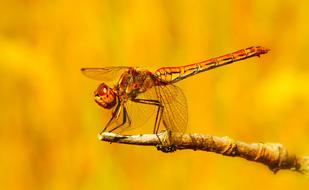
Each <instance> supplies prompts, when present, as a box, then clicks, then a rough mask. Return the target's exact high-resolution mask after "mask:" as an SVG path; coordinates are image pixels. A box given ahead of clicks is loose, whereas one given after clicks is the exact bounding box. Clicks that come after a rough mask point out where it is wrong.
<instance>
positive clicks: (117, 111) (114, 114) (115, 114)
mask: <svg viewBox="0 0 309 190" xmlns="http://www.w3.org/2000/svg"><path fill="white" fill-rule="evenodd" d="M120 112H121V103H120V102H119V103H118V104H117V106H116V108H115V109H114V111H113V112H112V117H111V119H110V120H109V121H108V122H107V124H106V125H105V127H104V129H103V130H102V131H101V132H100V134H102V133H103V132H105V131H106V130H107V129H108V128H109V127H110V125H111V123H112V122H113V121H114V120H115V119H117V118H119V115H120Z"/></svg>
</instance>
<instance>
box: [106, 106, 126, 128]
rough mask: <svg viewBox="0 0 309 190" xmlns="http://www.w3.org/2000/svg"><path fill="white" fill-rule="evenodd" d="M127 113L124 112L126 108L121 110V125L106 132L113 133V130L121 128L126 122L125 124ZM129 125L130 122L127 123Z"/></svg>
mask: <svg viewBox="0 0 309 190" xmlns="http://www.w3.org/2000/svg"><path fill="white" fill-rule="evenodd" d="M127 115H128V114H127V111H126V108H125V107H124V108H123V116H122V123H121V124H120V125H118V126H116V127H114V128H113V129H111V130H109V131H108V132H110V133H111V132H113V131H114V130H116V129H118V128H119V127H121V126H123V125H124V124H125V123H126V122H127ZM129 122H130V123H129V125H131V121H129Z"/></svg>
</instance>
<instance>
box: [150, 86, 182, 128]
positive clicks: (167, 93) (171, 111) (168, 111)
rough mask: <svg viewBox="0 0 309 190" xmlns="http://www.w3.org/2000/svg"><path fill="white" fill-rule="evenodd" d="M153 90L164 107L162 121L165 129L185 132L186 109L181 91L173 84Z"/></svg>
mask: <svg viewBox="0 0 309 190" xmlns="http://www.w3.org/2000/svg"><path fill="white" fill-rule="evenodd" d="M155 88H156V92H157V96H158V98H159V100H160V102H161V104H162V105H163V106H164V111H163V116H162V119H163V124H164V126H165V127H166V129H167V130H171V131H172V132H181V133H183V132H185V130H186V128H187V123H188V107H187V101H186V97H185V95H184V93H183V92H182V90H181V89H180V88H179V87H177V86H175V85H173V84H169V85H165V86H156V87H155Z"/></svg>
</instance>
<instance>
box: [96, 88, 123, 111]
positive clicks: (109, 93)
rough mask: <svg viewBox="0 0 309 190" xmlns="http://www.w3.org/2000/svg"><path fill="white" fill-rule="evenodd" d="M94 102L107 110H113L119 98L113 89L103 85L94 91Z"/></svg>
mask: <svg viewBox="0 0 309 190" xmlns="http://www.w3.org/2000/svg"><path fill="white" fill-rule="evenodd" d="M94 100H95V102H96V103H97V104H99V105H100V106H102V107H103V108H105V109H111V108H113V107H114V106H115V105H116V103H117V97H116V94H115V92H114V91H113V89H112V88H110V87H109V86H107V85H106V84H104V83H102V84H100V86H99V87H98V88H97V89H96V90H95V91H94Z"/></svg>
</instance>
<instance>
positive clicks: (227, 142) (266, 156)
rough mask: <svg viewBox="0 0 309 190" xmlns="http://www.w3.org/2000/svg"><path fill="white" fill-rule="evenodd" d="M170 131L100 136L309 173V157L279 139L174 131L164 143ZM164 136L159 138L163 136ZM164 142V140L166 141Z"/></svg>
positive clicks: (101, 137) (117, 140)
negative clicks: (243, 138)
mask: <svg viewBox="0 0 309 190" xmlns="http://www.w3.org/2000/svg"><path fill="white" fill-rule="evenodd" d="M166 136H167V135H166V133H165V132H163V133H160V134H158V136H157V135H155V134H142V135H118V134H114V133H102V134H100V135H99V139H100V140H102V141H107V142H115V143H124V144H132V145H142V146H156V147H157V148H158V150H161V151H163V152H172V151H175V150H182V149H192V150H203V151H209V152H215V153H218V154H222V155H224V156H232V157H241V158H245V159H247V160H249V161H254V162H259V163H262V164H264V165H266V166H268V167H269V169H270V170H271V171H273V172H274V173H276V172H277V171H279V170H282V169H290V170H293V171H297V172H300V173H308V171H309V157H298V156H296V155H294V154H290V153H288V151H287V150H286V149H285V148H284V147H283V146H282V145H281V144H277V143H250V144H249V143H245V142H241V141H235V140H233V139H231V138H230V137H216V136H211V135H205V134H177V133H174V134H170V135H169V138H168V139H169V141H170V143H169V144H172V146H162V145H161V144H162V143H161V140H162V139H166ZM158 137H159V138H160V139H161V140H159V138H158ZM163 144H164V143H163Z"/></svg>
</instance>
